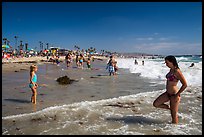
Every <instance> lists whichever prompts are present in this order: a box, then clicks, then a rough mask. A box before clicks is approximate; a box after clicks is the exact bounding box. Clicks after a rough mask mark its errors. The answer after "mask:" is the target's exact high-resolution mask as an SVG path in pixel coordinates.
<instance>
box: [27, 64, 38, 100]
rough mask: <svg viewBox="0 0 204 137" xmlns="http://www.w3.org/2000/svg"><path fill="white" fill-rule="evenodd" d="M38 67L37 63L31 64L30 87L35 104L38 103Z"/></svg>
mask: <svg viewBox="0 0 204 137" xmlns="http://www.w3.org/2000/svg"><path fill="white" fill-rule="evenodd" d="M37 70H38V68H37V66H36V65H31V66H30V84H29V87H30V88H31V91H32V96H31V102H32V103H33V104H36V97H37V87H38V84H37V75H36V72H37Z"/></svg>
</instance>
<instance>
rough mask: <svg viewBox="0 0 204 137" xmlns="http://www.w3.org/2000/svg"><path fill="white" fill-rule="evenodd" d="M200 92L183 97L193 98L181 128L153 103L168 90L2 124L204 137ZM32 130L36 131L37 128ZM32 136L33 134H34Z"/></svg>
mask: <svg viewBox="0 0 204 137" xmlns="http://www.w3.org/2000/svg"><path fill="white" fill-rule="evenodd" d="M200 90H201V89H199V90H196V89H194V90H193V91H192V92H186V93H183V94H184V96H185V95H189V94H191V97H187V96H186V100H189V102H187V101H184V102H181V110H180V111H181V112H179V117H180V118H181V124H179V125H177V126H174V125H172V124H170V121H171V116H170V113H169V111H164V110H161V109H156V108H154V107H153V106H152V102H153V100H154V99H155V98H156V97H158V96H159V95H160V94H161V93H163V92H165V90H158V91H151V92H146V93H138V94H135V95H128V96H120V97H118V98H111V99H102V100H97V101H82V102H78V103H73V104H65V105H61V106H54V107H48V108H45V109H43V110H41V111H37V112H35V113H28V114H20V115H13V116H6V117H2V120H3V121H5V120H7V121H12V120H15V121H16V124H17V123H18V121H19V122H20V123H22V122H23V123H24V124H25V125H27V124H29V123H30V121H33V120H36V121H38V126H39V127H38V128H39V129H38V133H36V132H35V134H137V135H139V134H201V133H202V128H200V126H202V121H201V122H199V121H200V118H199V116H200V117H202V114H199V112H200V111H201V110H202V106H200V107H196V105H197V104H196V103H197V102H195V99H194V98H192V95H195V94H196V95H199V94H200V92H201V91H200ZM194 105H195V108H193V107H194ZM186 106H189V108H188V107H186ZM191 107H192V108H193V109H190V108H191ZM186 109H187V110H186ZM189 111H190V112H191V113H189ZM197 115H198V116H197ZM54 117H56V119H55V120H54ZM7 123H8V122H7ZM194 125H200V126H194ZM29 126H30V127H29V129H32V126H36V125H35V124H34V125H33V124H30V125H29ZM8 130H14V129H12V128H10V129H8ZM8 130H7V129H4V132H3V134H8V133H9V132H11V131H8ZM21 130H22V132H23V133H24V134H26V132H28V131H27V129H26V126H25V127H23V125H21ZM194 131H196V132H194ZM29 133H30V134H32V130H31V131H29Z"/></svg>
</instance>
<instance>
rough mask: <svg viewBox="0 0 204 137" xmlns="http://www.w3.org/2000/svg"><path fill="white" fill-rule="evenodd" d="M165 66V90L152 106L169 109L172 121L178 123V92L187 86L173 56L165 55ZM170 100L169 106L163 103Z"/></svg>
mask: <svg viewBox="0 0 204 137" xmlns="http://www.w3.org/2000/svg"><path fill="white" fill-rule="evenodd" d="M165 63H166V66H167V67H169V68H170V71H169V73H167V75H166V78H167V83H166V92H164V93H163V94H161V95H160V96H159V97H158V98H157V99H156V100H155V101H154V103H153V106H154V107H157V108H164V109H169V110H170V111H171V117H172V123H174V124H178V115H177V113H178V105H179V102H180V94H181V92H183V91H184V90H185V89H186V87H187V82H186V80H185V78H184V76H183V74H182V72H181V70H180V69H179V67H178V63H177V61H176V58H175V57H174V56H167V57H165ZM178 81H180V82H181V84H182V86H181V87H180V89H179V88H178V87H177V83H178ZM168 101H170V106H169V105H167V104H164V103H165V102H168Z"/></svg>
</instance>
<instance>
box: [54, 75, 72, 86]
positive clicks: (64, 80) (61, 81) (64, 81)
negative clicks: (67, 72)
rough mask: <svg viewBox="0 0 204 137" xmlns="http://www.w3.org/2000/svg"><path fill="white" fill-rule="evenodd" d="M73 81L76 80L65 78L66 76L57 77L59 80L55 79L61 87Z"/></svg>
mask: <svg viewBox="0 0 204 137" xmlns="http://www.w3.org/2000/svg"><path fill="white" fill-rule="evenodd" d="M74 81H76V80H73V79H70V78H69V77H67V76H63V77H59V78H58V79H57V82H58V83H59V84H62V85H65V84H72V82H74Z"/></svg>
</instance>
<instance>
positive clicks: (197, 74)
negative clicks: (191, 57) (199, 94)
mask: <svg viewBox="0 0 204 137" xmlns="http://www.w3.org/2000/svg"><path fill="white" fill-rule="evenodd" d="M137 60H138V62H139V64H138V65H135V64H134V59H133V58H125V59H124V58H118V59H117V62H118V63H117V64H118V67H119V68H125V69H129V71H130V73H139V74H140V76H141V77H146V78H149V79H157V80H161V81H165V80H166V78H165V76H166V74H167V73H168V71H169V68H168V67H167V66H166V65H165V63H164V61H163V60H152V59H137ZM142 60H144V62H145V63H144V65H142V64H141V61H142ZM179 60H180V61H181V60H187V58H184V57H180V58H179ZM191 63H192V62H183V61H182V62H179V68H180V69H181V71H182V73H183V75H184V77H185V78H186V81H187V83H188V85H189V86H202V62H198V63H194V64H195V66H194V67H189V66H190V65H191ZM179 85H181V83H179Z"/></svg>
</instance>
